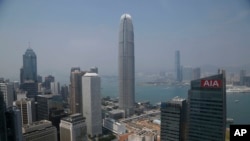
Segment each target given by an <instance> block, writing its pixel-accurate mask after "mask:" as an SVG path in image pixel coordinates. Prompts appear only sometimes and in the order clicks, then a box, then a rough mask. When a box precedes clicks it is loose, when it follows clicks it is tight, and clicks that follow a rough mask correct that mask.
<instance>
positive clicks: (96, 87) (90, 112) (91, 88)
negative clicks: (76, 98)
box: [82, 73, 102, 137]
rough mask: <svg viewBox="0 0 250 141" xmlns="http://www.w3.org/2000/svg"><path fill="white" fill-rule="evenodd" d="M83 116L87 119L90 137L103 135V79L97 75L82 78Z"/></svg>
mask: <svg viewBox="0 0 250 141" xmlns="http://www.w3.org/2000/svg"><path fill="white" fill-rule="evenodd" d="M82 88H83V89H82V90H83V91H82V101H83V108H82V110H83V112H82V113H83V116H84V117H86V123H87V133H88V136H90V137H94V136H98V135H101V134H102V113H101V112H102V111H101V79H100V77H99V76H98V74H96V73H86V74H85V75H84V76H82Z"/></svg>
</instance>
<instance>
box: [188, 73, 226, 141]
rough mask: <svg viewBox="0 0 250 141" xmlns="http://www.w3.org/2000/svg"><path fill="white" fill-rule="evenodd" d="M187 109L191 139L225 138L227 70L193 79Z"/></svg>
mask: <svg viewBox="0 0 250 141" xmlns="http://www.w3.org/2000/svg"><path fill="white" fill-rule="evenodd" d="M187 111H188V122H187V123H188V140H189V141H194V140H202V141H211V140H213V141H224V140H225V130H226V80H225V71H220V72H219V74H217V75H213V76H209V77H205V78H201V79H197V80H193V81H191V88H190V90H189V91H188V110H187Z"/></svg>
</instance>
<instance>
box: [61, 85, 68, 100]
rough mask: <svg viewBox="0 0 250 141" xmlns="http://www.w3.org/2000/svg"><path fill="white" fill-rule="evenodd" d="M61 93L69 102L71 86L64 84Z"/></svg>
mask: <svg viewBox="0 0 250 141" xmlns="http://www.w3.org/2000/svg"><path fill="white" fill-rule="evenodd" d="M61 95H62V97H63V99H64V100H65V101H67V102H68V98H69V87H68V86H67V85H63V86H62V87H61Z"/></svg>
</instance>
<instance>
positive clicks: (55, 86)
mask: <svg viewBox="0 0 250 141" xmlns="http://www.w3.org/2000/svg"><path fill="white" fill-rule="evenodd" d="M50 89H51V93H52V94H60V83H59V82H51V83H50Z"/></svg>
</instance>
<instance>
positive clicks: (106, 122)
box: [103, 118, 126, 135]
mask: <svg viewBox="0 0 250 141" xmlns="http://www.w3.org/2000/svg"><path fill="white" fill-rule="evenodd" d="M103 127H104V128H106V129H108V130H110V131H111V132H113V133H115V134H118V135H122V134H125V133H126V126H125V125H124V124H123V123H119V122H116V121H115V120H114V119H112V118H105V119H103Z"/></svg>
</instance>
